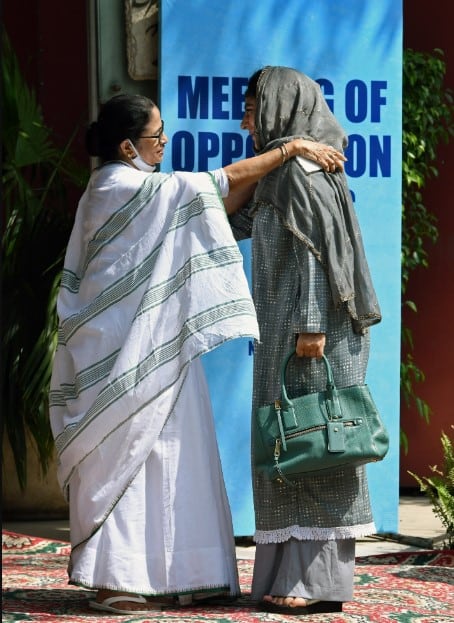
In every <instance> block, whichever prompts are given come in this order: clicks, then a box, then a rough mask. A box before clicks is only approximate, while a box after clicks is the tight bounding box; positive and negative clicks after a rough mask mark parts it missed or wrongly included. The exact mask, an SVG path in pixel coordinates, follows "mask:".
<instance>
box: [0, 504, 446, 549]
mask: <svg viewBox="0 0 454 623" xmlns="http://www.w3.org/2000/svg"><path fill="white" fill-rule="evenodd" d="M2 525H3V528H4V529H5V530H11V531H13V532H18V533H21V534H28V535H30V536H39V537H43V538H47V539H57V540H61V541H69V525H68V521H66V520H55V521H6V522H3V524H2ZM444 534H445V530H444V528H443V524H442V523H441V521H440V520H439V519H438V518H437V517H436V515H435V514H434V513H433V510H432V505H431V504H430V502H429V501H428V499H427V498H425V497H423V496H408V497H405V496H404V497H400V499H399V532H398V534H387V535H377V536H373V537H367V538H364V539H359V540H358V541H357V544H356V555H357V556H368V555H372V554H387V553H390V552H400V551H417V550H425V549H437V547H439V546H440V545H441V544H442V542H443V535H444ZM254 554H255V547H254V545H253V543H252V540H251V539H239V540H238V542H237V556H238V558H254Z"/></svg>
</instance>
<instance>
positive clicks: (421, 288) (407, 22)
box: [400, 0, 454, 487]
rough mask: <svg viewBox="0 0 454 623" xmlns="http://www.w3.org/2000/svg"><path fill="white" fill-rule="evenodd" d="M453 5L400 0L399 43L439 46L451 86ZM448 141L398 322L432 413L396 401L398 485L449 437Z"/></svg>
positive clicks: (452, 379) (451, 248)
mask: <svg viewBox="0 0 454 623" xmlns="http://www.w3.org/2000/svg"><path fill="white" fill-rule="evenodd" d="M453 24H454V5H453V3H452V2H451V0H440V1H439V2H435V3H433V4H430V7H429V5H427V2H425V1H424V0H419V1H418V0H404V47H409V48H412V49H414V50H418V51H428V52H431V51H432V50H433V49H434V48H441V49H442V50H443V51H444V58H445V62H446V65H447V74H446V81H445V86H446V87H449V88H451V89H452V88H453V86H454V47H453V41H454V37H453ZM453 148H454V141H451V143H450V145H448V146H446V145H442V146H440V148H439V151H438V161H437V167H438V169H439V177H438V179H436V180H432V181H431V182H430V183H429V184H428V185H427V187H426V188H425V190H424V191H423V196H424V202H425V205H426V206H427V207H428V208H429V209H430V211H431V212H433V213H434V214H435V215H436V216H437V218H438V228H439V239H438V242H437V243H436V244H435V245H432V244H431V243H429V244H428V246H427V250H428V253H429V267H428V268H427V269H424V268H420V269H417V271H416V272H415V273H414V274H413V275H412V276H411V278H410V286H409V288H408V292H407V295H408V298H409V299H410V300H414V301H415V303H416V305H417V307H418V312H417V313H416V314H415V313H412V312H410V311H406V312H405V314H404V322H405V324H406V325H407V326H409V327H410V328H411V329H412V331H413V338H414V343H415V348H414V351H413V356H414V359H415V361H416V363H417V364H418V365H419V367H420V368H421V369H422V370H423V371H424V373H425V376H426V380H425V381H424V382H423V383H420V384H418V385H417V386H416V388H417V391H418V394H419V395H420V396H421V398H423V399H424V400H425V401H426V402H427V403H428V404H429V405H430V407H431V409H432V411H433V413H432V416H431V419H430V423H429V424H426V423H425V422H424V421H423V420H422V419H421V418H420V416H419V415H418V413H417V412H416V409H407V408H406V407H405V405H402V409H401V425H402V428H403V430H404V431H405V432H406V433H407V436H408V439H409V450H408V454H407V455H406V456H405V455H404V454H403V453H402V456H401V461H400V464H401V474H400V485H401V487H417V486H418V485H417V483H416V481H415V480H414V479H413V477H412V476H410V475H409V474H408V473H407V470H411V471H413V472H415V473H416V474H418V475H419V476H426V475H430V474H431V471H430V469H429V466H430V465H434V464H438V466H441V465H442V462H443V453H442V449H441V444H440V435H441V432H442V431H444V432H445V433H446V434H448V435H449V436H450V438H451V439H454V432H453V430H452V429H451V428H450V426H451V425H452V424H454V406H453V405H454V401H453V397H452V396H453V389H454V373H453V370H454V355H453V352H454V339H453V334H452V328H451V321H452V317H453V309H454V285H453V266H454V209H453V208H454V201H453V198H452V182H453V174H454V149H453Z"/></svg>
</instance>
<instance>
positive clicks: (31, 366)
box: [1, 31, 87, 488]
mask: <svg viewBox="0 0 454 623" xmlns="http://www.w3.org/2000/svg"><path fill="white" fill-rule="evenodd" d="M2 110H3V134H2V150H3V162H2V185H3V189H2V190H3V219H4V220H3V228H2V250H1V252H2V259H1V262H2V265H1V270H2V319H1V322H2V351H3V352H2V361H1V383H2V392H1V394H2V395H1V400H2V415H3V417H2V440H3V435H4V434H5V433H6V434H7V435H8V439H9V442H10V444H11V448H12V451H13V455H14V459H15V463H16V471H17V475H18V479H19V483H20V485H21V487H22V488H24V487H25V484H26V456H27V449H26V448H27V445H26V441H27V436H28V435H31V438H32V439H33V440H34V442H35V445H36V449H37V452H38V456H39V460H40V464H41V467H42V469H43V471H44V472H45V471H46V469H47V466H48V461H49V458H50V457H51V456H52V453H53V447H54V446H53V439H52V434H51V430H50V425H49V416H48V400H47V394H48V387H49V382H50V375H51V369H52V359H53V355H54V351H55V347H56V327H57V318H56V294H57V289H58V283H59V279H60V273H61V268H62V262H63V256H64V251H65V246H66V244H67V241H68V237H69V232H70V229H71V226H72V217H71V214H70V210H69V209H68V202H67V188H68V184H69V185H72V186H73V187H74V185H77V186H82V185H83V184H84V183H85V181H86V179H87V170H86V169H82V168H81V167H80V166H78V165H76V164H75V163H74V162H73V161H72V160H71V158H70V157H69V155H68V150H69V146H70V142H71V141H70V142H68V145H67V146H66V147H65V148H64V149H60V148H58V147H56V146H55V144H54V143H53V141H52V132H51V130H50V129H49V128H48V127H47V126H46V125H45V123H44V120H43V115H42V111H41V109H40V107H39V105H38V103H37V101H36V96H35V94H34V92H33V91H32V90H30V89H29V88H28V86H27V84H26V82H25V80H24V78H23V76H22V74H21V71H20V68H19V64H18V61H17V58H16V56H15V54H14V51H13V50H12V47H11V44H10V41H9V39H8V37H7V35H6V33H5V31H3V32H2Z"/></svg>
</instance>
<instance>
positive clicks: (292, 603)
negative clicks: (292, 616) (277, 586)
mask: <svg viewBox="0 0 454 623" xmlns="http://www.w3.org/2000/svg"><path fill="white" fill-rule="evenodd" d="M263 601H268V602H269V603H272V604H275V605H276V606H286V607H287V608H306V606H308V605H309V603H312V601H313V600H309V599H304V598H303V597H273V595H264V597H263Z"/></svg>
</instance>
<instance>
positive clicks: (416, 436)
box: [3, 0, 454, 487]
mask: <svg viewBox="0 0 454 623" xmlns="http://www.w3.org/2000/svg"><path fill="white" fill-rule="evenodd" d="M86 4H87V3H86V2H83V1H78V2H61V1H58V0H41V1H40V0H7V2H4V3H3V18H4V23H5V25H6V28H7V31H8V33H9V35H10V37H11V39H12V41H13V45H14V47H15V49H16V52H17V53H18V56H19V60H20V63H21V67H22V69H23V71H24V72H25V74H26V76H27V78H28V79H29V82H30V84H31V85H33V86H34V88H35V89H36V91H37V95H38V99H39V102H40V103H41V105H42V108H43V112H44V117H45V120H46V123H47V125H49V126H51V127H52V128H53V129H54V130H55V137H56V140H57V142H59V143H61V144H64V143H65V142H66V140H67V139H68V138H69V136H70V135H71V133H72V132H73V130H74V128H75V127H76V126H80V131H79V133H78V137H77V141H76V150H77V153H79V154H80V157H81V158H84V159H85V152H84V149H83V137H84V129H85V124H86V121H87V119H88V60H87V27H86V22H87V18H86ZM453 6H454V5H453V3H452V0H439V1H438V2H436V3H433V4H431V5H430V8H429V7H428V5H427V2H426V1H425V0H404V46H405V47H412V48H413V49H415V50H420V51H424V50H426V51H432V50H433V49H434V48H436V47H438V48H442V49H443V50H444V52H445V60H446V62H447V70H448V75H447V78H446V85H447V86H450V87H452V86H453V83H454V80H453V74H454V51H453V39H454V37H453V36H452V24H453V23H454V8H453ZM453 164H454V163H453V143H451V145H449V146H448V147H446V146H442V147H441V148H440V150H439V162H438V168H439V170H440V176H439V178H438V179H437V180H435V181H432V182H431V183H430V184H429V185H428V186H427V188H426V189H425V191H424V197H425V201H426V204H427V206H428V207H429V209H430V210H431V211H433V212H434V213H435V214H436V215H437V217H438V225H439V230H440V237H439V240H438V242H437V244H436V245H435V246H433V247H431V248H430V249H429V262H430V267H429V268H428V269H427V270H425V269H419V270H418V271H417V272H416V274H413V275H412V277H411V282H410V286H409V289H408V298H410V299H412V300H414V301H415V302H416V304H417V306H418V310H419V311H418V313H417V314H413V313H407V312H405V318H404V321H405V323H406V324H407V326H410V327H411V328H412V330H413V336H414V341H415V350H414V353H413V354H414V357H415V360H416V362H417V363H418V365H419V366H420V367H421V368H422V369H423V371H424V372H425V374H426V381H425V382H424V383H423V384H420V385H419V386H418V393H419V394H420V395H421V397H422V398H424V399H425V400H426V401H427V402H428V403H429V405H430V406H431V408H432V410H433V415H432V418H431V422H430V425H427V424H426V423H425V422H424V421H423V420H421V418H420V417H419V415H418V414H417V412H416V411H415V410H414V409H407V408H406V407H405V405H402V416H401V423H402V427H403V429H404V430H405V432H406V433H407V436H408V439H409V452H408V455H404V454H402V456H401V483H400V484H401V486H403V487H409V486H410V487H416V486H417V485H416V482H415V481H414V479H413V478H412V477H411V476H409V475H408V474H407V470H408V469H410V470H412V471H415V472H416V473H418V474H419V475H426V474H429V473H430V472H429V468H428V466H429V465H432V464H434V463H438V464H440V463H441V459H442V452H441V446H440V434H441V431H442V430H444V431H445V432H447V433H450V432H451V430H450V428H449V426H450V424H451V423H454V413H453V406H452V405H453V400H452V398H451V389H452V386H453V385H454V377H453V372H452V370H453V369H454V365H453V364H454V362H453V351H454V340H453V338H452V333H451V322H450V321H451V316H452V310H453V309H454V300H453V299H454V287H453V283H452V282H453V276H452V267H453V265H454V263H453V254H454V240H453V231H454V216H453V214H454V210H453V200H452V183H451V179H452V177H453V173H454V167H453Z"/></svg>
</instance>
